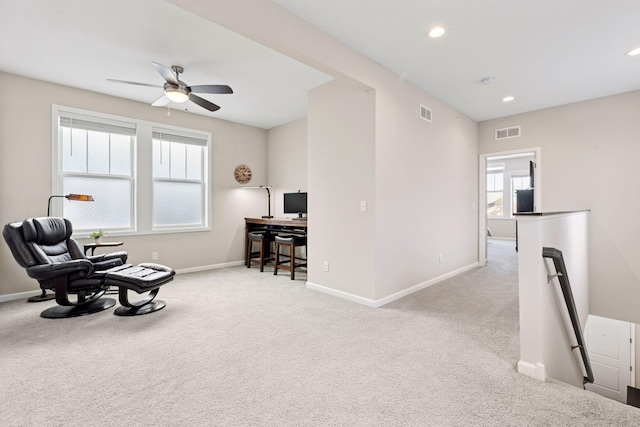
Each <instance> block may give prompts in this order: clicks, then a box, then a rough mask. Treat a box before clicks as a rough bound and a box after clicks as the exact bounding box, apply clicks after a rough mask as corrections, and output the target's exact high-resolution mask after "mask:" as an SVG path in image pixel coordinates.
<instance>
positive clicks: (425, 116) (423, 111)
mask: <svg viewBox="0 0 640 427" xmlns="http://www.w3.org/2000/svg"><path fill="white" fill-rule="evenodd" d="M432 116H433V112H432V111H431V109H430V108H427V107H425V106H424V105H420V118H421V119H422V120H426V121H428V122H429V123H431V117H432Z"/></svg>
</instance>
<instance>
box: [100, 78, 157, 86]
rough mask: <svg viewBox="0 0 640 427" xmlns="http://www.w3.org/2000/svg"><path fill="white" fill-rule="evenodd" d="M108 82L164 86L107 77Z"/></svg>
mask: <svg viewBox="0 0 640 427" xmlns="http://www.w3.org/2000/svg"><path fill="white" fill-rule="evenodd" d="M107 81H108V82H111V83H125V84H128V85H138V86H149V87H164V86H160V85H152V84H149V83H139V82H130V81H127V80H116V79H107Z"/></svg>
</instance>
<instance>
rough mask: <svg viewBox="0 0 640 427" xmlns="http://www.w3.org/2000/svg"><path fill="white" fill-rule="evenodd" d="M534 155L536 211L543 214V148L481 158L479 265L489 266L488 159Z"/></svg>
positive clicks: (479, 179)
mask: <svg viewBox="0 0 640 427" xmlns="http://www.w3.org/2000/svg"><path fill="white" fill-rule="evenodd" d="M525 153H533V154H534V159H535V164H536V167H535V174H534V177H533V181H534V182H533V184H534V188H535V189H536V190H535V191H534V192H533V197H534V201H533V203H534V211H536V212H542V198H541V197H540V196H541V194H542V173H541V171H542V167H541V164H542V148H540V147H532V148H518V149H515V150H509V151H499V152H494V153H483V154H480V156H479V165H478V177H479V178H478V183H479V185H478V188H479V194H478V263H479V264H480V265H486V264H487V210H486V209H485V206H487V159H488V158H490V157H498V156H509V155H512V154H525Z"/></svg>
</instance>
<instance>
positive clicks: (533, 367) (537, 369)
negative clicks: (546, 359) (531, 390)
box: [518, 360, 547, 381]
mask: <svg viewBox="0 0 640 427" xmlns="http://www.w3.org/2000/svg"><path fill="white" fill-rule="evenodd" d="M518 373H519V374H522V375H526V376H528V377H531V378H535V379H536V380H539V381H546V380H547V368H546V367H545V366H544V364H542V363H535V364H534V363H529V362H525V361H523V360H519V361H518Z"/></svg>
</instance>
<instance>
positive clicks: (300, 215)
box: [291, 212, 307, 221]
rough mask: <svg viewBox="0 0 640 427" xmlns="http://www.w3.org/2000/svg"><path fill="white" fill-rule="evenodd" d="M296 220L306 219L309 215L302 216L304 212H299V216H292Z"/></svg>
mask: <svg viewBox="0 0 640 427" xmlns="http://www.w3.org/2000/svg"><path fill="white" fill-rule="evenodd" d="M291 219H292V220H294V221H306V220H307V217H306V216H302V212H298V217H297V218H295V217H294V218H291Z"/></svg>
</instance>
